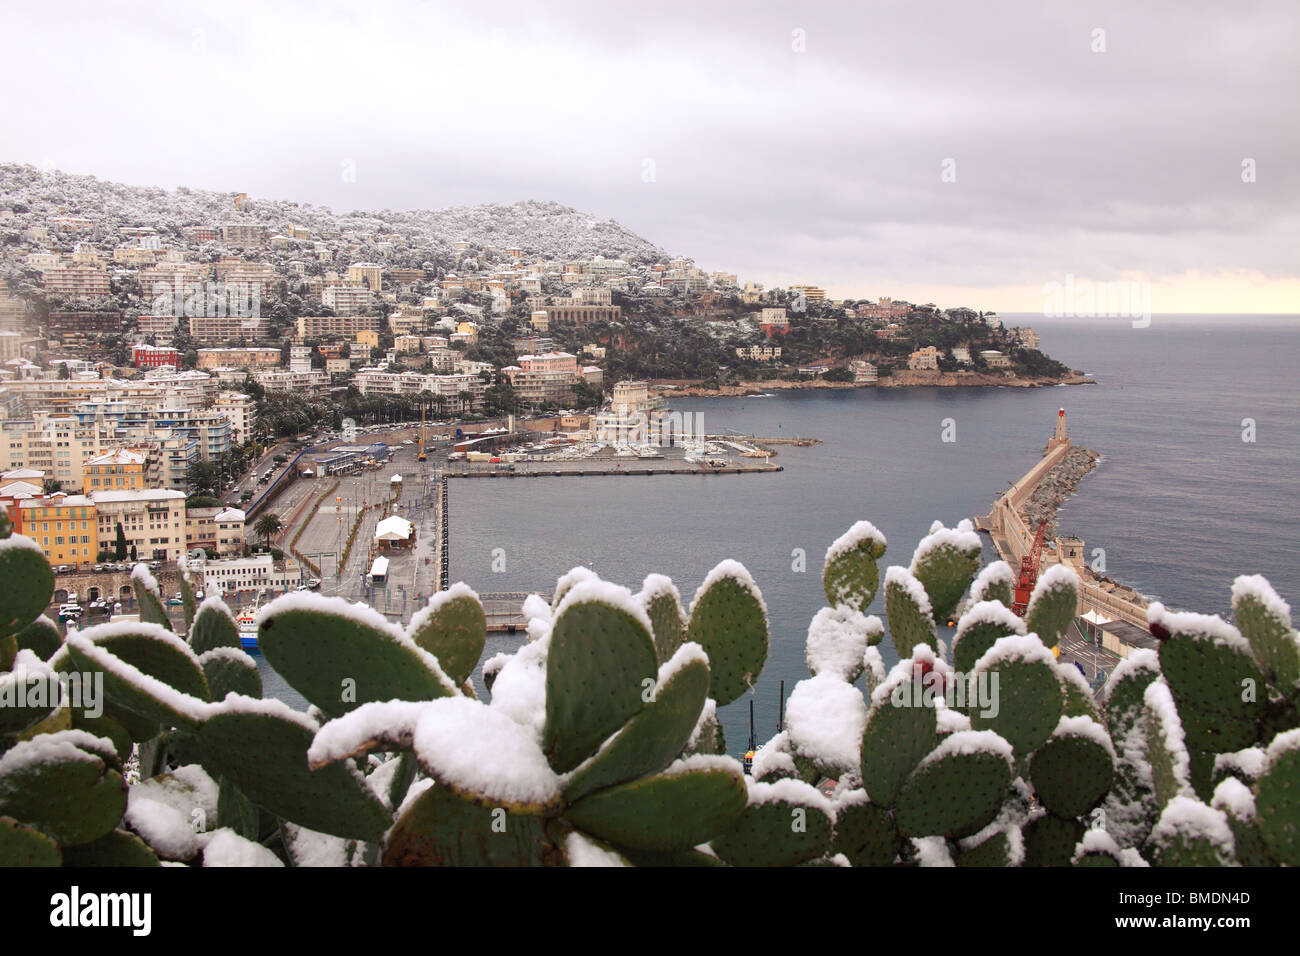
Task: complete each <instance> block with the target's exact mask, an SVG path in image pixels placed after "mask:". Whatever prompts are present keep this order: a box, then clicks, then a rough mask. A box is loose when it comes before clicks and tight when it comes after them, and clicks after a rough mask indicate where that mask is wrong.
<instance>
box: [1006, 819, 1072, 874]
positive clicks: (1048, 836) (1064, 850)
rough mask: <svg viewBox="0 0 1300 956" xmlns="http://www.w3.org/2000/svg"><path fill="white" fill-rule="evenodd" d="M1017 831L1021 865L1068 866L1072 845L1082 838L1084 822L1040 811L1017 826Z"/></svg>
mask: <svg viewBox="0 0 1300 956" xmlns="http://www.w3.org/2000/svg"><path fill="white" fill-rule="evenodd" d="M1021 833H1022V834H1023V835H1024V842H1025V860H1024V862H1023V863H1022V864H1021V866H1069V865H1070V861H1071V860H1072V859H1073V857H1074V848H1075V846H1076V845H1077V844H1078V843H1079V841H1080V840H1081V839H1082V838H1083V833H1084V826H1083V824H1082V823H1081V822H1080V821H1078V820H1074V819H1070V820H1063V819H1061V818H1060V817H1058V816H1054V815H1053V814H1050V813H1044V814H1042V815H1041V816H1038V817H1035V818H1034V819H1032V820H1030V821H1029V822H1028V823H1026V824H1025V825H1024V826H1023V827H1021Z"/></svg>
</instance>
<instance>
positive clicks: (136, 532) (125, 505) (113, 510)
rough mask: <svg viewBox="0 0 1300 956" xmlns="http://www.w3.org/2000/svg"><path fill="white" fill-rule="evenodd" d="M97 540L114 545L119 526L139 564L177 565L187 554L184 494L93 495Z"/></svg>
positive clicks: (169, 490) (166, 491)
mask: <svg viewBox="0 0 1300 956" xmlns="http://www.w3.org/2000/svg"><path fill="white" fill-rule="evenodd" d="M90 499H91V501H92V502H94V506H95V512H96V517H97V519H98V522H99V540H100V541H116V540H117V527H118V525H121V527H122V532H123V534H124V535H125V536H126V543H127V548H128V550H129V549H130V548H131V547H134V548H135V555H136V558H137V559H139V560H141V561H176V560H178V559H179V558H181V557H183V556H184V555H185V553H186V550H187V547H186V538H185V492H183V491H177V490H176V489H173V488H141V489H138V490H135V491H92V492H91V493H90Z"/></svg>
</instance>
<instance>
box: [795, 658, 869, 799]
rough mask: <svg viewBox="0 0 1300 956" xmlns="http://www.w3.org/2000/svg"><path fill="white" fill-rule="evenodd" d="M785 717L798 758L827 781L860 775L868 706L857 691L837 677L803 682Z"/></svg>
mask: <svg viewBox="0 0 1300 956" xmlns="http://www.w3.org/2000/svg"><path fill="white" fill-rule="evenodd" d="M785 716H786V730H787V732H788V733H789V735H790V746H791V749H792V750H793V751H794V755H795V757H796V758H800V757H801V758H803V759H804V760H807V761H809V762H810V763H811V764H812V765H813V766H814V767H816V768H817V770H818V771H819V773H820V774H824V775H825V776H828V777H839V776H840V775H841V774H845V773H856V772H857V771H858V768H859V764H860V762H861V759H862V734H863V731H864V730H865V729H866V725H867V702H866V700H865V699H864V698H863V696H862V692H861V691H859V690H858V689H857V688H856V687H854V686H853V685H852V684H848V683H845V682H844V681H843V680H841V679H840V678H839V677H837V676H835V675H834V674H819V675H817V676H816V677H810V678H808V679H807V680H801V681H800V682H799V683H798V684H796V685H795V688H794V692H793V693H791V694H790V700H789V703H788V704H787V705H786V714H785Z"/></svg>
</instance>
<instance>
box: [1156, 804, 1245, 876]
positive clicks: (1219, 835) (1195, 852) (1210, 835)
mask: <svg viewBox="0 0 1300 956" xmlns="http://www.w3.org/2000/svg"><path fill="white" fill-rule="evenodd" d="M1148 842H1149V843H1150V845H1151V848H1152V851H1153V853H1154V856H1155V862H1156V865H1157V866H1230V865H1231V864H1232V863H1233V860H1234V857H1235V844H1234V841H1233V837H1232V828H1231V827H1230V826H1229V825H1228V818H1227V816H1226V815H1225V814H1224V813H1223V811H1221V810H1215V809H1214V808H1212V807H1207V806H1206V805H1205V804H1204V803H1202V802H1201V801H1200V800H1197V799H1195V798H1194V797H1174V798H1173V799H1172V800H1170V801H1169V803H1168V804H1167V805H1166V806H1165V808H1164V810H1163V812H1161V814H1160V819H1159V820H1158V821H1157V822H1156V825H1155V827H1154V828H1153V829H1152V831H1151V837H1150V839H1149V841H1148Z"/></svg>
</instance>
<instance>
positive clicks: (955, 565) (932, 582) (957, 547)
mask: <svg viewBox="0 0 1300 956" xmlns="http://www.w3.org/2000/svg"><path fill="white" fill-rule="evenodd" d="M981 550H982V545H981V543H980V536H979V535H978V534H976V533H975V528H974V526H973V525H972V524H971V523H970V521H968V520H963V521H962V522H961V523H960V524H958V525H957V527H956V528H945V527H944V526H943V525H941V524H940V523H939V522H937V521H936V522H935V526H934V527H932V528H931V529H930V533H929V534H928V535H926V536H925V537H924V538H922V539H921V543H920V544H918V545H917V546H916V552H915V553H914V554H913V555H912V565H911V567H910V568H908V570H909V571H911V573H912V575H913V576H914V577H915V578H916V579H917V580H918V581H920V582H921V584H922V585H923V586H924V587H925V593H926V594H927V595H928V596H929V598H930V608H931V613H932V614H933V616H934V620H935V623H939V622H941V621H947V620H948V617H949V615H951V614H952V612H953V611H954V610H956V608H957V602H958V601H960V600H961V596H962V595H963V594H964V593H965V592H966V588H967V587H969V586H970V583H971V579H972V578H974V577H975V572H976V571H978V570H979V567H980V551H981Z"/></svg>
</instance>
